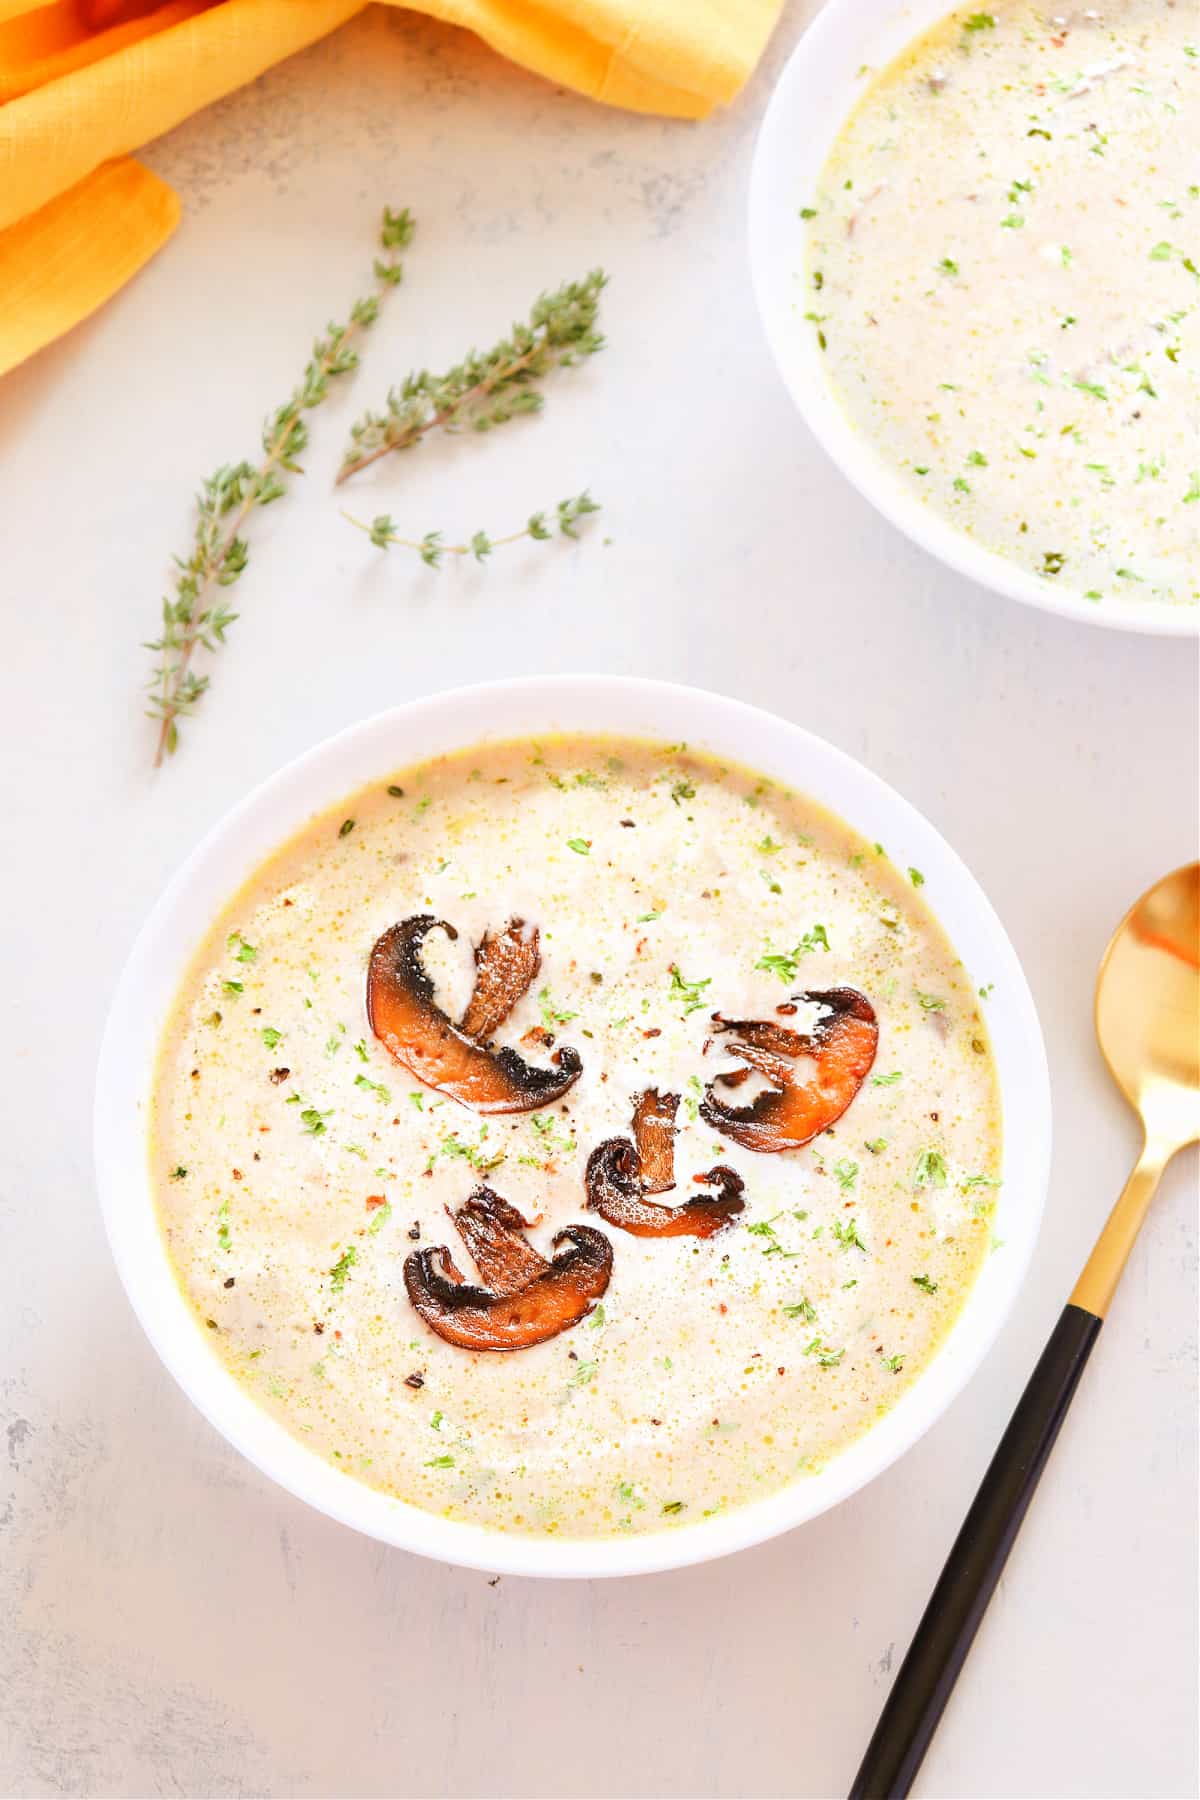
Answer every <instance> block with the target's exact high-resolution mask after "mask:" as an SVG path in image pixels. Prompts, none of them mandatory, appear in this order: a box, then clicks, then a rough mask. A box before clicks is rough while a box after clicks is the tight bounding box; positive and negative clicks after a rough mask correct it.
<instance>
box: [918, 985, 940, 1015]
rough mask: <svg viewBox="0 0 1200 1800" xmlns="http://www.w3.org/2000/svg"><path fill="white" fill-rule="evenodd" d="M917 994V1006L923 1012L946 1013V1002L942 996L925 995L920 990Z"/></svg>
mask: <svg viewBox="0 0 1200 1800" xmlns="http://www.w3.org/2000/svg"><path fill="white" fill-rule="evenodd" d="M915 992H916V1000H917V1005H918V1006H919V1007H920V1009H921V1011H922V1012H945V1010H946V1002H945V1001H944V1000H943V999H942V997H941V995H940V994H923V993H922V992H921V990H920V989H919V988H917V989H916V990H915Z"/></svg>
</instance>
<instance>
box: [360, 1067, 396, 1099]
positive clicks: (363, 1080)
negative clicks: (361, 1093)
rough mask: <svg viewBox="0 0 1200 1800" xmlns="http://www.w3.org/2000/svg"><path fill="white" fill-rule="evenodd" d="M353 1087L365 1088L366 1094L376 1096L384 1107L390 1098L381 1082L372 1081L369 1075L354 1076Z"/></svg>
mask: <svg viewBox="0 0 1200 1800" xmlns="http://www.w3.org/2000/svg"><path fill="white" fill-rule="evenodd" d="M354 1085H355V1087H356V1088H366V1089H367V1091H368V1093H372V1094H375V1095H377V1096H378V1098H379V1099H380V1100H382V1101H383V1103H384V1105H385V1106H386V1105H387V1102H388V1101H389V1100H390V1099H391V1097H392V1096H391V1094H390V1092H389V1091H388V1089H387V1088H386V1087H384V1085H383V1083H382V1081H372V1080H371V1078H370V1076H369V1075H362V1074H359V1075H356V1076H355V1077H354Z"/></svg>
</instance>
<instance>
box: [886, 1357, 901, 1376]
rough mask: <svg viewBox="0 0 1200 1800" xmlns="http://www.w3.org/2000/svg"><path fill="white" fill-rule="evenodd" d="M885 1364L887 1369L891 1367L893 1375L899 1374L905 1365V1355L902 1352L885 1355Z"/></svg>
mask: <svg viewBox="0 0 1200 1800" xmlns="http://www.w3.org/2000/svg"><path fill="white" fill-rule="evenodd" d="M883 1366H884V1368H885V1369H890V1370H891V1371H892V1374H893V1375H898V1374H899V1373H900V1371H901V1369H902V1368H903V1367H904V1357H903V1355H902V1354H897V1355H896V1356H885V1357H884V1359H883Z"/></svg>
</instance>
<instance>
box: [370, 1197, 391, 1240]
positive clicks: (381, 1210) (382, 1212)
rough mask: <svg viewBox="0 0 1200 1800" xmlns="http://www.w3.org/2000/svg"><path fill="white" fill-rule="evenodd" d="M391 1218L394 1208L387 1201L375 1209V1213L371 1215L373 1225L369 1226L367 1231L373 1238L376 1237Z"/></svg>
mask: <svg viewBox="0 0 1200 1800" xmlns="http://www.w3.org/2000/svg"><path fill="white" fill-rule="evenodd" d="M391 1216H392V1208H391V1204H390V1202H389V1201H387V1200H385V1201H384V1203H383V1205H382V1206H377V1207H376V1208H375V1211H374V1212H373V1213H372V1215H371V1223H370V1224H369V1225H368V1226H367V1230H368V1232H369V1233H370V1234H371V1236H372V1237H374V1235H375V1233H376V1232H377V1231H382V1230H383V1228H384V1226H385V1225H386V1224H387V1222H388V1220H389V1219H390V1218H391Z"/></svg>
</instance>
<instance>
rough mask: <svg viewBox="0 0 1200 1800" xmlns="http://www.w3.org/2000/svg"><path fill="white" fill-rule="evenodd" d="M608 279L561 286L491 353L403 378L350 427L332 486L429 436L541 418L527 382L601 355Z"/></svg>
mask: <svg viewBox="0 0 1200 1800" xmlns="http://www.w3.org/2000/svg"><path fill="white" fill-rule="evenodd" d="M607 280H608V277H607V276H606V275H605V273H604V271H603V269H593V270H591V272H590V273H589V274H587V275H585V276H584V278H583V280H582V281H567V282H564V283H563V285H562V286H561V287H559V288H556V289H555V290H554V292H553V293H552V294H542V295H541V296H540V298H539V299H538V300H537V301H536V302H535V303H534V305H533V307H532V309H531V311H530V314H529V320H528V322H527V323H526V324H519V325H514V326H513V328H512V330H511V332H510V333H509V335H508V336H507V337H503V338H501V339H500V340H499V341H498V342H497V343H495V344H493V346H492V348H491V349H490V350H487V351H484V352H482V353H480V352H477V351H474V350H472V351H469V352H468V353H467V355H466V356H465V357H464V358H463V360H462V361H461V362H460V363H455V365H454V366H453V368H450V369H447V370H446V371H445V373H444V374H442V375H431V374H430V372H429V371H428V369H419V370H414V371H413V372H412V373H411V374H410V375H407V376H405V378H404V380H403V381H402V382H401V383H400V385H399V387H394V388H392V389H391V391H390V392H389V394H388V397H387V403H386V405H385V407H384V410H383V411H382V412H368V413H365V414H364V415H363V417H362V418H361V419H360V420H359V421H358V423H357V424H356V425H354V426H353V427H352V428H351V432H350V443H349V445H348V446H347V449H346V453H345V455H344V457H343V458H342V467H341V470H340V472H339V474H338V481H339V482H343V481H346V480H348V479H349V477H350V476H351V475H354V474H356V473H357V472H358V470H359V469H365V468H367V467H368V466H369V465H370V464H371V463H373V462H378V460H379V458H380V457H381V456H387V455H389V454H390V453H391V452H392V451H393V450H408V449H410V448H411V447H412V446H413V445H414V444H418V443H420V441H421V439H422V438H423V437H424V436H425V435H426V434H427V433H428V432H430V431H435V430H446V431H458V430H461V429H463V428H464V427H465V428H468V429H470V430H472V431H481V432H482V431H491V430H493V429H494V428H495V427H496V426H497V425H506V424H507V423H508V422H509V420H510V419H515V418H518V417H519V416H521V415H522V414H528V413H536V412H540V411H541V408H542V396H541V394H540V393H538V392H537V391H536V389H535V388H534V386H533V383H535V382H538V381H541V380H542V379H543V378H544V377H545V376H546V375H548V374H549V373H550V371H551V370H552V369H554V368H568V367H570V366H572V365H573V364H575V363H578V362H581V361H582V360H583V359H584V358H585V357H588V356H593V355H594V354H595V353H596V351H597V350H602V349H603V348H604V339H603V337H602V336H601V334H600V333H599V332H598V331H597V329H596V320H597V316H598V314H599V308H600V294H601V291H602V290H603V288H604V286H605V284H606V283H607ZM535 517H537V518H539V519H540V515H536V514H535ZM530 535H537V534H536V533H530ZM468 547H469V546H468Z"/></svg>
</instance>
